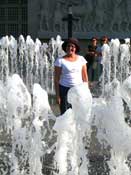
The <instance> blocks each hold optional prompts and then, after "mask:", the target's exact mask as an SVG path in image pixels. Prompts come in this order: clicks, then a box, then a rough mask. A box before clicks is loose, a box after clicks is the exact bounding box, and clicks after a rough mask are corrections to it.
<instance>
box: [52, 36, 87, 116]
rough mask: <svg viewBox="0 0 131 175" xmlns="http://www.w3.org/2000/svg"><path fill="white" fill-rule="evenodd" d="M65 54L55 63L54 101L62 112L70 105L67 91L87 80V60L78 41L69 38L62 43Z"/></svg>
mask: <svg viewBox="0 0 131 175" xmlns="http://www.w3.org/2000/svg"><path fill="white" fill-rule="evenodd" d="M62 49H63V50H64V51H65V53H66V54H65V56H63V57H61V58H57V59H56V61H55V63H54V65H55V74H54V82H55V90H56V101H57V103H58V104H59V107H60V112H61V114H63V113H64V112H65V111H66V110H67V109H68V108H70V107H71V105H70V104H69V103H68V102H67V93H68V90H69V89H70V88H71V87H74V86H76V85H79V84H82V83H83V82H87V85H88V75H87V67H86V63H87V61H86V60H85V58H84V57H83V56H81V55H78V52H79V51H80V46H79V42H78V40H77V39H76V38H69V39H68V40H66V41H65V42H64V43H63V44H62Z"/></svg>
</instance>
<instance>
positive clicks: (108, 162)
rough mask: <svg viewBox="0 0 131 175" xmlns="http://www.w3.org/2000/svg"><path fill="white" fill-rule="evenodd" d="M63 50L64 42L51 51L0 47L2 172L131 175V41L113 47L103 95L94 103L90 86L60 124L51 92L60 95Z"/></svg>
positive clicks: (4, 42)
mask: <svg viewBox="0 0 131 175" xmlns="http://www.w3.org/2000/svg"><path fill="white" fill-rule="evenodd" d="M61 44H62V41H61V38H59V37H58V38H57V39H56V41H55V40H54V39H53V38H52V39H51V40H50V43H49V45H47V44H46V43H44V44H42V43H41V42H40V41H39V40H38V39H36V42H34V41H33V40H32V39H31V37H30V36H27V39H26V41H25V40H24V38H23V36H20V37H19V41H18V42H17V41H16V40H15V39H14V38H13V37H10V38H8V37H3V38H2V39H1V40H0V56H1V57H0V67H1V69H0V75H1V76H0V77H1V81H0V138H1V139H0V140H1V141H0V157H1V158H0V173H1V174H2V175H6V174H11V175H42V174H46V175H47V174H52V175H88V174H89V175H91V174H110V175H118V174H119V175H130V174H131V161H130V159H131V150H130V145H131V139H130V138H131V137H130V136H131V128H130V126H129V124H127V123H126V122H125V118H126V117H127V116H128V117H129V118H130V109H131V76H130V64H129V61H130V49H129V40H128V39H126V43H125V44H120V42H119V40H118V39H112V40H111V42H110V44H109V47H110V51H109V52H108V53H109V55H107V57H108V58H110V59H109V60H108V63H109V65H110V66H109V67H108V68H106V62H105V63H103V64H104V66H105V69H106V71H104V72H103V74H104V75H102V77H103V78H102V79H101V80H102V82H101V84H102V88H103V92H102V94H101V95H99V97H98V98H92V95H91V93H90V90H89V88H88V85H87V84H86V83H83V84H81V85H79V86H76V87H73V88H71V89H70V90H69V93H68V101H69V103H71V105H72V109H69V110H67V111H66V112H65V113H64V114H63V115H61V116H59V117H55V116H54V114H53V112H52V110H51V108H50V105H49V102H48V94H47V92H46V91H48V92H49V93H54V87H53V86H54V85H53V84H50V82H52V80H53V79H52V77H53V62H54V59H55V56H56V55H60V56H61V55H62V54H63V53H62V52H61V51H60V46H61ZM104 52H106V53H107V50H104ZM104 52H103V54H105V53H104ZM105 59H106V58H105ZM15 73H17V74H15ZM108 73H109V74H108ZM18 74H19V75H18ZM107 75H108V76H109V77H107ZM20 77H21V78H20ZM47 81H48V83H47ZM44 89H46V91H45V90H44ZM98 161H99V166H98Z"/></svg>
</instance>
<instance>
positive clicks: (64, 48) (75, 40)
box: [62, 38, 80, 53]
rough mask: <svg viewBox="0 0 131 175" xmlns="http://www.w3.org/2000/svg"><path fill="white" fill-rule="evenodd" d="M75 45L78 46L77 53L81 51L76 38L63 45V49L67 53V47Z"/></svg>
mask: <svg viewBox="0 0 131 175" xmlns="http://www.w3.org/2000/svg"><path fill="white" fill-rule="evenodd" d="M70 43H71V44H74V45H75V46H76V53H78V52H79V51H80V46H79V41H78V40H77V39H76V38H69V39H68V40H66V41H64V43H63V44H62V49H63V50H64V51H65V52H66V47H67V45H68V44H70Z"/></svg>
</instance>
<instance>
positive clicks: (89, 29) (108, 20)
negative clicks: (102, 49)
mask: <svg viewBox="0 0 131 175" xmlns="http://www.w3.org/2000/svg"><path fill="white" fill-rule="evenodd" d="M70 5H72V14H73V16H75V17H77V18H78V19H79V20H77V21H74V22H73V26H72V30H73V36H74V37H77V38H78V39H81V40H83V39H90V38H91V37H92V36H94V35H95V36H96V35H97V36H99V37H101V36H102V35H108V36H109V37H110V38H127V37H129V36H130V29H131V22H130V10H129V9H130V7H131V3H130V2H129V0H125V1H122V0H115V1H112V0H111V1H108V0H101V1H99V0H95V1H91V0H81V1H78V0H77V1H76V0H71V1H69V0H67V1H64V0H58V1H56V0H54V1H53V2H52V1H51V2H50V1H47V0H44V1H42V0H39V1H37V0H34V1H33V2H32V1H31V0H29V2H28V31H29V34H30V35H31V36H33V37H34V38H35V37H38V38H40V39H49V38H51V37H56V36H57V35H58V34H59V35H60V36H61V37H62V38H63V39H65V38H67V37H68V32H67V23H66V22H64V21H63V20H62V18H64V17H65V16H67V14H68V7H69V6H70Z"/></svg>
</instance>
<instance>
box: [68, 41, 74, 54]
mask: <svg viewBox="0 0 131 175" xmlns="http://www.w3.org/2000/svg"><path fill="white" fill-rule="evenodd" d="M66 52H67V54H74V53H76V46H75V44H72V43H69V44H67V47H66Z"/></svg>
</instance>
